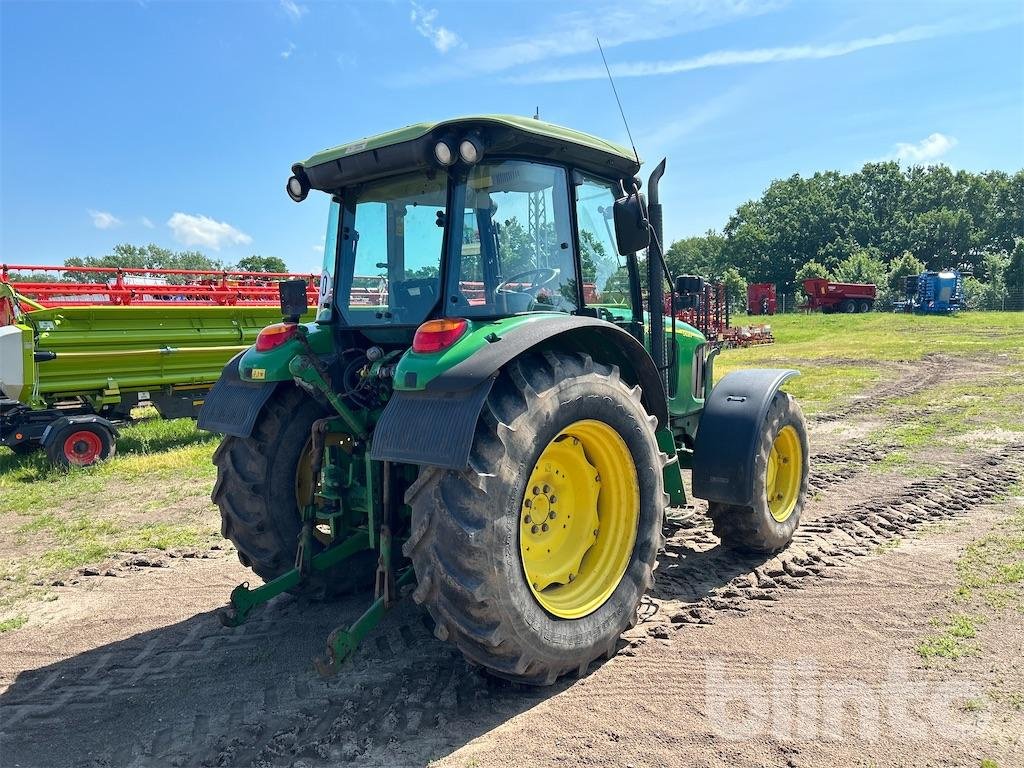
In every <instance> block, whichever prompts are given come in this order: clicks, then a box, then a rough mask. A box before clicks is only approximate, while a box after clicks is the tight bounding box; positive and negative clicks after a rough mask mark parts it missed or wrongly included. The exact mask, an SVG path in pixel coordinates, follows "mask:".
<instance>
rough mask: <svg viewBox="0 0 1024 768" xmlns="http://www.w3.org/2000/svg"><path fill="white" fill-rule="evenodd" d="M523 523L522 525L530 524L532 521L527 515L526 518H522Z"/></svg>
mask: <svg viewBox="0 0 1024 768" xmlns="http://www.w3.org/2000/svg"><path fill="white" fill-rule="evenodd" d="M523 522H524V523H532V522H533V519H532V518H531V517H530V516H529V515H527V516H526V517H524V518H523Z"/></svg>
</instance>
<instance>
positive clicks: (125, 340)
mask: <svg viewBox="0 0 1024 768" xmlns="http://www.w3.org/2000/svg"><path fill="white" fill-rule="evenodd" d="M41 276H43V277H49V278H50V279H48V280H47V279H41ZM55 277H56V279H54V278H55ZM295 277H297V276H296V275H291V274H274V273H230V272H208V271H207V272H203V271H197V272H190V271H187V270H158V269H152V270H145V271H141V270H127V269H123V270H117V269H111V268H91V267H38V266H23V265H3V266H2V267H0V278H2V279H0V445H6V446H8V447H9V448H11V449H12V450H14V451H15V452H16V453H29V452H32V451H35V450H39V449H43V450H45V451H46V453H47V455H48V456H49V457H50V459H51V460H52V461H53V462H55V463H56V464H58V465H63V466H70V465H79V466H84V465H88V464H92V463H94V462H96V461H99V460H101V459H104V458H107V457H108V456H110V455H111V454H113V453H114V451H115V450H116V443H115V440H116V435H117V425H118V424H119V423H121V422H124V421H127V420H129V419H130V418H131V412H132V409H134V408H136V407H138V406H139V405H152V406H153V407H155V408H156V410H157V411H158V412H159V413H160V414H161V415H162V416H165V417H168V418H175V417H182V416H189V417H195V415H196V414H197V413H198V410H199V407H200V406H201V405H202V403H203V400H204V398H205V396H206V393H207V392H208V391H209V389H210V387H211V386H212V385H213V383H214V382H215V381H216V380H217V378H218V377H219V376H220V372H221V369H222V368H223V367H224V364H225V363H226V362H227V361H228V360H230V359H231V357H232V356H233V355H235V354H236V353H238V352H239V351H240V350H243V349H245V348H247V347H248V346H249V345H250V344H252V342H253V341H254V340H255V339H256V335H257V334H258V333H259V330H260V329H261V328H263V326H265V325H268V324H270V323H272V322H273V321H275V320H276V319H277V318H278V309H277V303H278V299H277V293H278V289H277V284H278V282H280V281H281V280H282V279H288V278H295ZM90 281H91V282H90ZM303 285H304V290H306V291H307V292H308V295H309V297H310V299H311V300H312V301H314V302H315V301H316V296H317V287H316V285H317V284H316V279H315V278H310V277H308V276H307V277H306V278H305V279H304V282H303Z"/></svg>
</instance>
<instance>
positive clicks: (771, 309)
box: [747, 283, 777, 315]
mask: <svg viewBox="0 0 1024 768" xmlns="http://www.w3.org/2000/svg"><path fill="white" fill-rule="evenodd" d="M776 308H777V297H776V293H775V284H774V283H751V284H750V285H748V286H747V314H748V315H774V314H775V312H776Z"/></svg>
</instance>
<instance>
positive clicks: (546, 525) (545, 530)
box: [540, 523, 548, 532]
mask: <svg viewBox="0 0 1024 768" xmlns="http://www.w3.org/2000/svg"><path fill="white" fill-rule="evenodd" d="M540 529H541V530H542V531H544V532H547V530H548V524H547V523H544V524H543V525H541V527H540Z"/></svg>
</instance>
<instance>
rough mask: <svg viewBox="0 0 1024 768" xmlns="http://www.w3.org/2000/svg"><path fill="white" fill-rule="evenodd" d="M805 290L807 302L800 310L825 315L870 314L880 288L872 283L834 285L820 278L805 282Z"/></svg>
mask: <svg viewBox="0 0 1024 768" xmlns="http://www.w3.org/2000/svg"><path fill="white" fill-rule="evenodd" d="M803 290H804V296H805V297H806V298H807V301H806V303H804V304H802V305H801V306H800V309H803V310H806V311H808V312H810V311H811V310H815V309H820V310H821V311H822V312H823V313H825V314H830V313H833V312H844V313H846V314H853V313H854V312H870V311H871V310H872V309H874V307H875V296H876V294H877V293H878V287H877V286H875V285H872V284H871V283H834V282H832V281H831V280H825V279H824V278H818V277H812V278H809V279H807V280H804V283H803Z"/></svg>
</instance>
